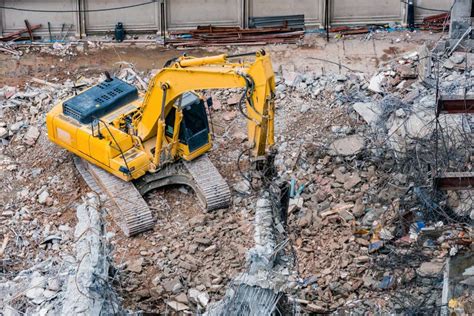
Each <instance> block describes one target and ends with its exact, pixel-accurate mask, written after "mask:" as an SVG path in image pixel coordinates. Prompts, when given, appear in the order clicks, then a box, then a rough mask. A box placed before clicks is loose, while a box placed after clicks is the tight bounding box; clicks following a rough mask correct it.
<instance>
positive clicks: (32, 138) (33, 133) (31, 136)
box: [23, 126, 40, 146]
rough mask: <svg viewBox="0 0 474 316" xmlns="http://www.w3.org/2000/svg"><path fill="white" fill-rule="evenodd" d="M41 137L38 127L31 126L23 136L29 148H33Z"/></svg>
mask: <svg viewBox="0 0 474 316" xmlns="http://www.w3.org/2000/svg"><path fill="white" fill-rule="evenodd" d="M39 135H40V131H39V129H38V128H37V127H36V126H30V127H29V128H28V130H27V131H26V134H25V136H23V142H24V143H25V144H27V145H29V146H33V145H34V144H35V143H36V140H37V139H38V137H39Z"/></svg>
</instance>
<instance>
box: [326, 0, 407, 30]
mask: <svg viewBox="0 0 474 316" xmlns="http://www.w3.org/2000/svg"><path fill="white" fill-rule="evenodd" d="M331 4H332V5H331V10H330V11H331V25H338V24H367V23H386V22H392V21H401V20H402V19H403V15H402V8H403V6H404V5H403V4H402V3H401V2H400V1H397V0H395V1H394V0H376V1H374V0H357V1H354V0H334V1H332V2H331Z"/></svg>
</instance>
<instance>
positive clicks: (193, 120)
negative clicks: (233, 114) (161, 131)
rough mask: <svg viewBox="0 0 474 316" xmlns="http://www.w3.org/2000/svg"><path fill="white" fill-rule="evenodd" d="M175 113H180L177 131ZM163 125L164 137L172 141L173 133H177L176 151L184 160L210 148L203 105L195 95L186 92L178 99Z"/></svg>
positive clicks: (207, 124)
mask: <svg viewBox="0 0 474 316" xmlns="http://www.w3.org/2000/svg"><path fill="white" fill-rule="evenodd" d="M176 111H181V113H182V119H181V123H180V124H179V131H175V122H176ZM165 123H166V127H165V135H166V136H167V138H168V139H170V140H171V139H173V136H174V133H175V132H177V133H179V135H178V140H179V146H178V148H179V149H178V150H180V151H181V152H183V153H185V155H184V158H185V160H187V159H186V156H194V154H195V153H196V152H197V151H201V150H208V149H209V148H210V146H211V143H210V140H211V138H210V133H209V122H208V120H207V115H206V108H205V103H204V100H203V99H202V98H200V97H199V95H197V94H196V93H193V92H186V93H183V94H182V95H181V96H180V97H178V98H177V101H176V102H175V104H174V106H173V107H172V108H171V109H170V111H169V112H168V114H167V116H166V119H165Z"/></svg>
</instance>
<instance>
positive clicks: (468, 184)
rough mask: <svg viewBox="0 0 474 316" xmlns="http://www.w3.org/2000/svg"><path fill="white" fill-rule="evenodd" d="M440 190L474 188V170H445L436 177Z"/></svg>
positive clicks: (436, 186) (435, 180) (436, 185)
mask: <svg viewBox="0 0 474 316" xmlns="http://www.w3.org/2000/svg"><path fill="white" fill-rule="evenodd" d="M434 185H435V188H437V189H438V190H473V189H474V172H445V173H443V174H441V175H439V176H437V177H435V178H434Z"/></svg>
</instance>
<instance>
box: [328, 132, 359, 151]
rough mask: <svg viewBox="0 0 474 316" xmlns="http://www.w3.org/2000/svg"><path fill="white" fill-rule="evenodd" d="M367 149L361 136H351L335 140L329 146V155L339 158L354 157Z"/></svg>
mask: <svg viewBox="0 0 474 316" xmlns="http://www.w3.org/2000/svg"><path fill="white" fill-rule="evenodd" d="M364 147H365V140H364V138H363V137H361V136H359V135H351V136H347V137H344V138H341V139H337V140H335V141H334V142H333V143H332V144H331V145H330V146H329V153H330V154H331V155H334V156H337V155H341V156H352V155H355V154H357V153H359V152H360V151H361V150H362V149H363V148H364Z"/></svg>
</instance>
